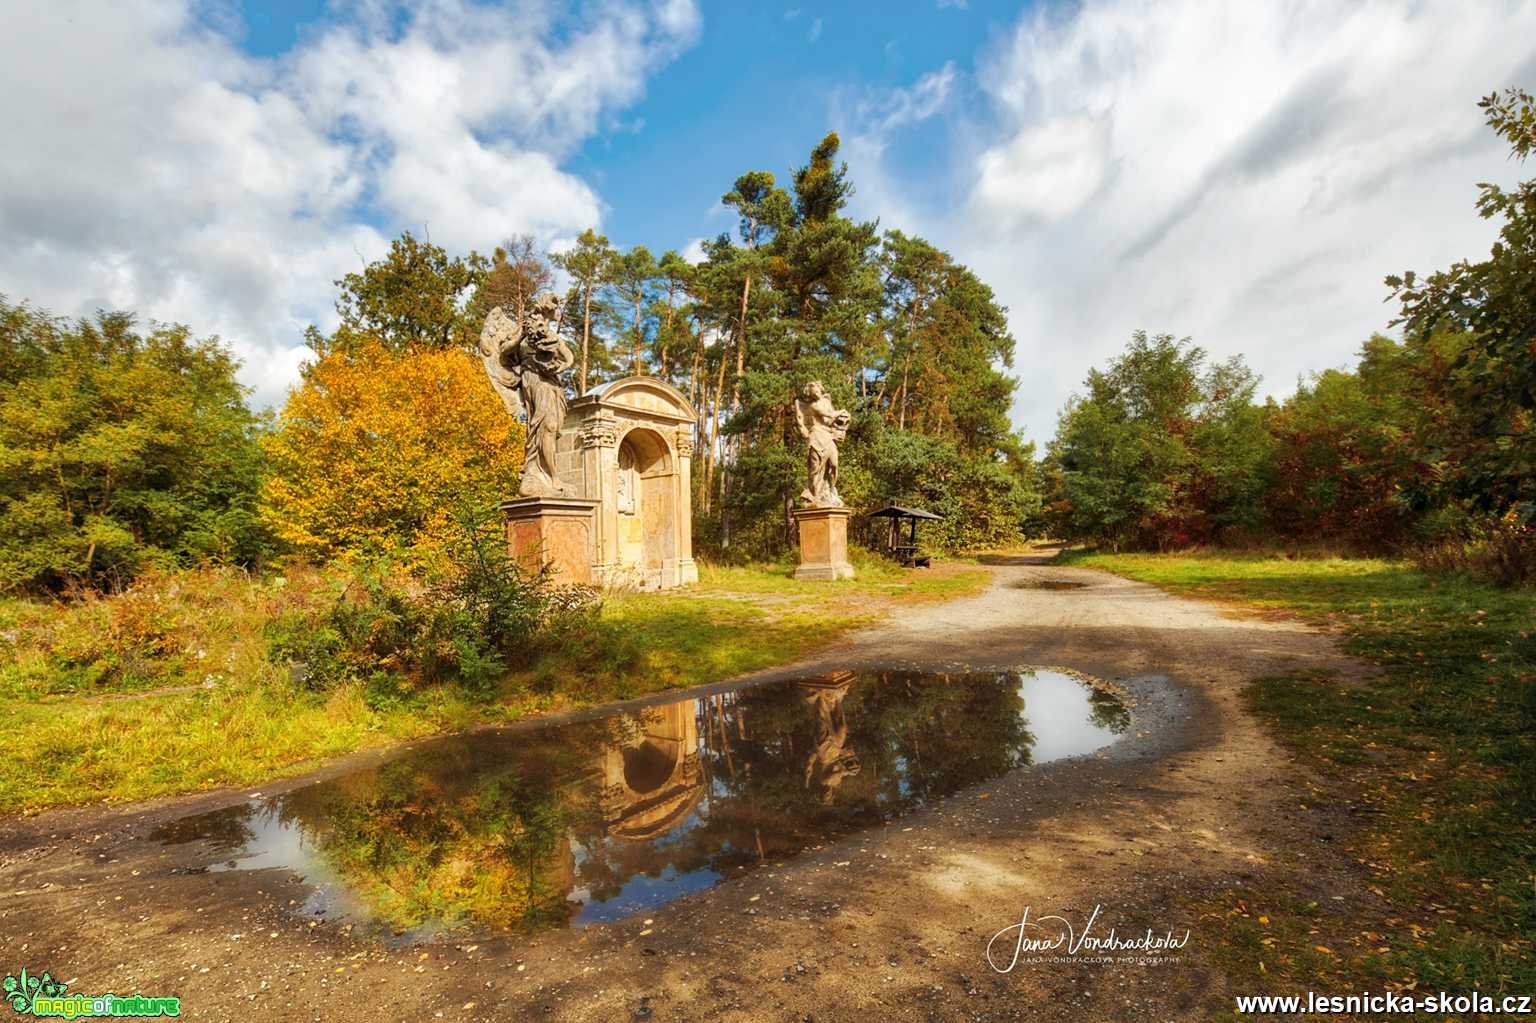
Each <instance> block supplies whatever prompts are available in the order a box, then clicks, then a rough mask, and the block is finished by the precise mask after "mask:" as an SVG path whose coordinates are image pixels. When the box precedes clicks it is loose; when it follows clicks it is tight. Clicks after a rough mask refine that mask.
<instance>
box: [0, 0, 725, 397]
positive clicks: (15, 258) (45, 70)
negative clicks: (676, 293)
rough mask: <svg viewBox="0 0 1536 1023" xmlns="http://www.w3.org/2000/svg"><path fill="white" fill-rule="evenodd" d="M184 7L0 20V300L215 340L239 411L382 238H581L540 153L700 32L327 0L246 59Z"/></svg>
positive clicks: (472, 241)
mask: <svg viewBox="0 0 1536 1023" xmlns="http://www.w3.org/2000/svg"><path fill="white" fill-rule="evenodd" d="M193 6H195V4H194V3H193V0H119V2H116V3H112V4H98V3H90V2H87V0H55V2H52V3H48V4H41V3H39V4H7V5H4V6H3V7H0V114H3V117H4V122H5V123H6V124H7V126H8V128H9V134H8V145H7V155H6V159H5V160H3V161H0V233H3V234H4V236H5V237H6V238H7V239H8V241H9V242H10V244H8V245H7V246H5V247H4V249H3V250H0V292H3V293H5V294H6V295H8V297H9V298H10V299H11V300H13V301H16V300H21V299H27V300H30V301H32V302H34V303H35V304H37V305H40V306H42V307H45V308H49V309H51V310H53V311H55V312H59V313H65V314H83V313H89V312H90V311H91V310H92V309H94V308H96V307H108V308H127V309H133V310H136V311H137V312H139V313H140V314H141V315H143V316H145V317H148V318H155V319H161V320H177V321H184V322H188V323H189V324H191V325H192V327H193V328H194V329H195V330H197V331H198V332H199V333H215V332H216V333H219V334H221V335H223V336H224V337H225V338H226V340H228V341H230V342H231V343H232V344H233V345H234V347H235V348H236V350H237V352H238V353H239V354H240V355H241V356H242V358H243V359H244V360H245V362H246V366H245V369H244V371H243V376H244V379H245V380H246V382H247V383H249V384H251V385H252V386H253V387H255V388H256V390H257V399H258V400H260V401H271V400H274V399H278V398H280V397H281V395H282V392H283V389H284V388H285V387H286V385H287V384H288V383H290V382H291V381H292V380H293V379H294V378H295V375H296V373H295V371H296V367H297V365H298V362H299V360H300V359H301V358H302V357H303V354H304V350H303V349H302V347H301V346H300V334H301V331H302V329H303V326H304V324H305V323H307V322H311V321H315V320H318V321H320V322H322V323H327V324H328V323H329V322H330V321H331V320H332V318H333V314H332V312H331V303H332V301H333V297H334V289H333V287H332V284H331V282H332V280H333V279H334V278H336V277H339V276H340V275H341V274H343V273H345V272H347V271H348V270H352V269H355V268H357V267H358V266H360V265H361V264H362V263H363V262H365V261H366V260H368V259H370V258H374V257H377V256H378V255H379V254H380V253H382V252H383V251H384V249H385V248H386V247H387V244H388V238H389V237H390V236H391V235H393V234H394V233H395V232H396V231H397V230H398V229H399V228H401V227H410V228H413V229H415V230H416V231H417V232H418V233H421V232H423V231H425V232H426V233H429V234H430V235H431V237H432V238H433V240H434V241H437V242H439V243H441V244H444V245H446V246H448V247H449V248H450V249H455V250H464V249H468V248H470V247H478V248H481V249H484V248H487V247H489V246H490V245H491V244H492V243H494V241H495V240H496V239H497V238H500V237H505V236H506V235H508V234H512V233H516V232H523V231H529V232H533V233H534V234H536V235H538V236H539V237H540V238H541V239H544V240H546V241H552V240H555V239H558V238H561V237H569V236H570V235H572V234H574V233H575V232H577V231H579V230H581V229H582V228H584V227H589V226H593V225H595V224H597V223H598V222H599V221H600V219H601V215H602V206H601V203H600V201H599V199H598V197H597V196H596V194H595V193H594V192H593V191H592V190H591V189H590V188H589V187H588V186H587V185H586V184H585V183H584V182H582V181H581V180H580V179H579V178H577V177H575V176H574V175H572V174H570V173H569V172H567V171H565V170H563V169H562V168H561V161H562V160H563V159H564V158H565V157H566V156H568V155H569V154H570V153H571V152H572V151H573V150H574V149H575V147H577V146H578V145H580V144H581V142H582V141H584V140H585V139H586V138H588V137H590V136H591V135H593V134H594V133H596V132H599V131H602V130H606V129H608V128H610V127H612V126H614V125H615V124H617V120H616V118H617V114H618V112H619V111H621V110H622V109H623V108H625V107H626V106H627V105H629V104H632V103H633V102H635V101H636V100H637V99H639V98H640V96H641V95H642V94H643V91H644V88H645V82H646V79H647V77H648V76H649V75H650V74H651V73H652V72H654V71H655V70H656V69H657V68H658V67H660V66H661V65H662V64H663V63H665V62H666V61H668V60H670V59H672V58H673V57H674V56H676V55H677V54H678V53H679V52H681V50H682V49H684V48H686V47H687V46H689V45H691V44H692V43H693V42H694V40H695V39H696V38H697V36H698V33H699V27H700V20H699V13H698V10H697V8H696V7H695V6H694V4H693V3H692V2H691V0H661V2H659V3H656V4H654V5H652V6H649V7H643V6H640V5H639V4H637V3H622V2H614V3H610V4H608V5H606V6H605V8H604V17H602V18H594V19H590V20H589V21H584V22H582V23H580V24H578V25H572V24H566V23H563V22H560V21H559V20H558V17H557V14H556V12H557V11H558V10H559V8H558V7H556V6H554V5H548V4H544V3H540V2H537V0H527V2H509V3H506V4H501V5H488V4H484V3H478V2H470V0H425V2H421V3H416V4H413V5H411V6H409V7H406V6H404V5H397V4H394V3H389V2H381V0H350V2H345V0H338V2H337V3H336V5H335V6H334V9H333V10H332V12H331V14H332V17H331V18H329V19H328V20H327V21H326V22H325V23H323V24H322V25H320V26H316V27H315V28H314V29H313V31H312V32H310V33H309V34H307V35H305V36H304V37H303V40H302V42H301V43H300V44H299V45H298V46H297V47H296V48H295V49H294V50H292V51H290V52H289V53H287V54H285V55H283V56H282V57H280V58H276V59H256V58H253V57H251V56H250V55H248V54H246V53H244V52H242V51H240V50H239V49H237V48H236V47H234V46H233V45H231V43H230V42H229V39H228V37H227V35H225V34H221V33H220V32H219V31H216V30H214V29H213V28H209V27H207V22H206V21H205V22H203V23H200V22H199V21H198V20H197V19H195V18H194V17H193V16H192V13H191V9H192V8H193ZM202 7H206V5H202ZM202 7H200V8H199V9H202ZM227 21H228V19H221V21H220V27H221V28H222V29H223V31H224V32H226V33H227V32H229V31H230V28H229V26H228V24H227ZM364 211H366V212H364ZM375 224H378V225H381V227H375V226H374V225H375Z"/></svg>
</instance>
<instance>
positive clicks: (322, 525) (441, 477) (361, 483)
mask: <svg viewBox="0 0 1536 1023" xmlns="http://www.w3.org/2000/svg"><path fill="white" fill-rule="evenodd" d="M523 436H524V431H523V427H522V425H521V424H519V423H518V422H516V421H515V420H514V419H512V417H510V416H508V415H507V413H506V411H505V410H504V409H503V408H502V405H501V401H500V400H499V399H498V398H497V397H496V394H495V392H494V391H493V390H492V389H491V385H490V383H489V382H488V381H487V380H486V378H485V371H484V370H483V369H482V368H481V366H480V363H479V362H478V361H477V360H475V359H474V358H472V357H471V356H469V355H468V354H466V353H464V352H460V351H406V352H391V351H388V350H386V349H384V348H383V347H382V346H380V345H378V344H367V345H362V346H359V347H356V348H353V349H351V350H349V351H347V352H345V353H342V352H336V353H333V354H331V355H329V356H327V357H326V358H324V359H322V360H321V361H320V362H319V363H317V364H316V365H314V366H312V367H311V368H310V369H309V371H308V372H307V373H306V374H305V378H304V381H303V383H301V384H300V385H299V386H298V387H296V388H294V389H293V390H292V391H291V392H290V393H289V395H288V402H287V404H286V405H284V407H283V411H282V414H281V415H280V417H279V421H278V429H277V430H276V431H275V432H274V433H273V434H272V435H270V436H269V437H268V438H267V439H266V441H265V445H266V451H267V456H268V458H269V460H270V464H271V466H272V474H271V476H270V477H269V479H268V481H267V485H266V489H265V492H264V494H263V500H262V517H263V518H264V519H265V520H266V522H267V524H268V525H269V526H270V528H271V529H272V530H273V532H274V533H275V534H276V535H277V536H278V537H280V538H281V539H283V540H284V541H286V542H287V543H289V544H291V545H292V546H293V547H294V548H296V549H297V550H298V551H300V552H301V553H304V554H307V555H310V556H325V555H329V554H334V553H341V554H347V553H357V552H360V551H363V550H376V551H383V552H391V553H404V554H407V555H412V556H417V555H425V554H428V553H430V552H431V551H433V550H434V549H436V548H437V547H439V545H440V544H441V541H442V540H443V539H444V537H445V536H446V532H447V528H448V527H449V525H450V524H451V523H452V522H453V519H454V514H455V512H456V510H457V509H458V508H459V507H461V506H463V505H466V504H467V505H472V506H475V507H479V508H486V507H490V506H492V505H494V504H495V503H496V502H498V501H502V500H506V499H508V498H510V497H513V496H515V495H516V492H517V477H518V473H519V471H520V470H521V468H522V464H523Z"/></svg>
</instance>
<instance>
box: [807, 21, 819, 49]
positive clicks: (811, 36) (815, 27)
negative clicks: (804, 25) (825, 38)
mask: <svg viewBox="0 0 1536 1023" xmlns="http://www.w3.org/2000/svg"><path fill="white" fill-rule="evenodd" d="M820 38H821V19H820V18H817V19H816V20H815V21H813V22H811V28H810V31H809V32H807V33H806V34H805V41H806V42H808V43H814V42H815V41H816V40H818V39H820Z"/></svg>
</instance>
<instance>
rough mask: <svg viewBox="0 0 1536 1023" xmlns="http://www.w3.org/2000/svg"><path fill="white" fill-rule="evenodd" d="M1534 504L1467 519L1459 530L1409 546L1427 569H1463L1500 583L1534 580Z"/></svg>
mask: <svg viewBox="0 0 1536 1023" xmlns="http://www.w3.org/2000/svg"><path fill="white" fill-rule="evenodd" d="M1533 518H1536V505H1532V504H1525V505H1518V506H1516V507H1515V508H1512V509H1510V511H1509V512H1508V513H1507V514H1505V515H1504V516H1503V517H1502V518H1491V517H1476V518H1469V519H1468V520H1467V521H1466V522H1465V523H1464V524H1463V525H1462V527H1461V529H1460V530H1459V531H1454V532H1451V534H1450V535H1447V536H1443V537H1441V538H1440V539H1437V540H1432V541H1429V542H1426V543H1423V544H1420V545H1419V546H1418V547H1416V548H1414V549H1413V552H1412V554H1413V560H1414V562H1415V563H1416V564H1417V565H1418V566H1419V567H1420V568H1422V569H1424V570H1425V571H1429V572H1464V573H1466V574H1468V575H1473V576H1477V577H1479V578H1482V579H1487V580H1488V581H1490V582H1493V583H1497V584H1498V585H1500V586H1518V585H1525V584H1531V583H1536V525H1533V521H1532V520H1533Z"/></svg>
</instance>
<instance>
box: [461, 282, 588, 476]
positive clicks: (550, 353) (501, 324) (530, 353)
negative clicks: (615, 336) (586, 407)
mask: <svg viewBox="0 0 1536 1023" xmlns="http://www.w3.org/2000/svg"><path fill="white" fill-rule="evenodd" d="M480 356H481V358H482V360H483V361H484V362H485V372H486V374H487V375H488V376H489V377H490V378H491V386H492V387H494V388H495V389H496V393H497V394H498V395H499V396H500V397H501V403H502V405H503V406H504V407H505V408H506V410H507V413H508V414H509V415H513V416H515V415H518V414H519V413H521V412H523V411H524V410H525V409H526V410H527V416H528V438H527V441H526V442H525V446H524V454H523V478H522V482H521V483H520V484H519V486H518V494H519V496H522V497H558V496H561V495H563V494H564V493H565V487H564V486H562V485H561V483H560V479H559V477H558V476H557V475H556V474H555V441H556V439H557V438H559V436H560V425H561V423H563V422H564V420H565V382H564V380H563V379H562V376H563V374H564V373H565V372H566V371H567V370H569V369H570V368H571V365H572V364H573V363H575V361H576V357H575V355H574V353H572V352H571V348H570V346H569V345H567V344H566V343H565V341H564V340H562V339H561V337H560V300H559V299H558V298H556V297H555V296H554V295H553V294H551V293H549V292H544V293H543V294H541V295H537V296H535V297H534V299H533V301H532V302H531V303H530V305H529V310H528V312H527V313H525V314H524V316H523V318H522V321H521V322H519V321H517V320H515V319H514V318H513V317H512V316H510V315H508V313H507V311H506V310H505V309H503V308H502V307H501V306H497V307H496V308H495V309H492V310H491V312H490V314H489V315H488V316H486V318H485V326H484V327H483V328H481V331H480Z"/></svg>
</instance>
